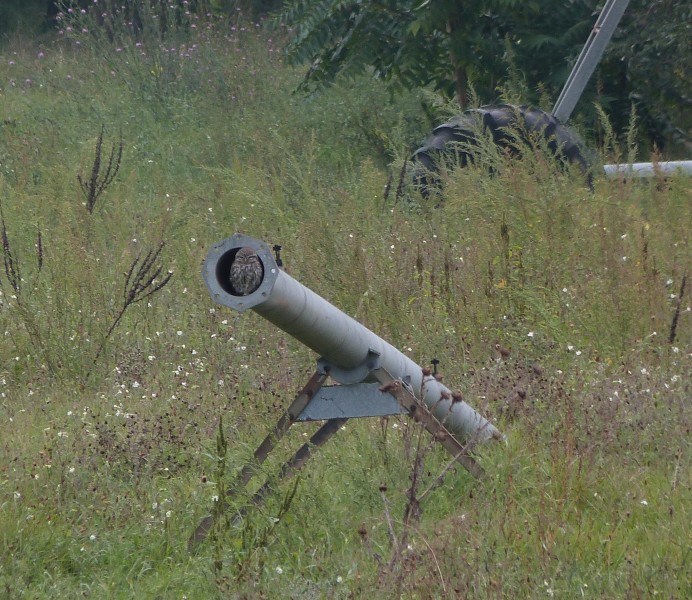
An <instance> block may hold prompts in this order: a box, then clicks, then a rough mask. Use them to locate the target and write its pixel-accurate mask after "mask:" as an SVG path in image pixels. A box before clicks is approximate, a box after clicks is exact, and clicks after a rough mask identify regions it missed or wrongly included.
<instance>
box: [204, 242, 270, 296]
mask: <svg viewBox="0 0 692 600" xmlns="http://www.w3.org/2000/svg"><path fill="white" fill-rule="evenodd" d="M241 250H242V252H241ZM234 263H236V264H235V265H234ZM264 272H265V268H264V262H263V261H262V258H261V257H260V256H259V254H258V253H257V252H256V251H255V250H254V249H253V248H250V247H249V246H243V247H239V248H233V249H231V250H229V251H228V252H224V254H222V255H221V256H220V257H219V259H218V260H217V262H216V272H215V276H216V281H217V283H218V284H219V286H220V287H221V288H222V289H223V290H224V291H225V292H226V293H228V294H231V295H232V296H237V297H242V296H249V295H250V294H252V293H253V292H254V291H255V290H257V288H259V287H260V285H262V281H264Z"/></svg>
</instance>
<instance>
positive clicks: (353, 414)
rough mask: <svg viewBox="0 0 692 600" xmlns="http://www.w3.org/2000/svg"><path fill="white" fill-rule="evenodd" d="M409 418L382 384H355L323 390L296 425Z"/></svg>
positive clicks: (307, 407) (304, 410)
mask: <svg viewBox="0 0 692 600" xmlns="http://www.w3.org/2000/svg"><path fill="white" fill-rule="evenodd" d="M399 414H408V410H407V409H406V408H404V407H402V406H401V404H399V402H397V400H396V398H394V397H393V396H392V395H391V394H388V393H386V392H383V391H381V390H380V384H379V383H353V384H351V385H328V386H324V387H322V388H321V389H320V390H319V391H318V392H317V394H315V396H313V398H312V400H310V403H309V404H308V405H307V406H306V407H305V408H304V409H303V412H302V413H300V415H298V418H297V419H296V421H328V420H329V419H358V418H361V417H386V416H388V415H399Z"/></svg>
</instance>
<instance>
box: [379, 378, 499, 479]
mask: <svg viewBox="0 0 692 600" xmlns="http://www.w3.org/2000/svg"><path fill="white" fill-rule="evenodd" d="M373 374H374V375H375V377H376V378H377V380H378V381H379V382H380V383H382V388H381V389H382V390H383V391H387V392H389V393H390V394H391V395H392V396H394V397H395V398H396V399H397V400H398V401H399V403H400V404H401V406H403V407H404V408H406V409H407V410H408V411H409V412H410V414H411V416H412V417H413V418H414V419H415V420H416V421H418V422H419V423H420V424H421V425H423V427H424V428H425V429H426V430H427V431H428V432H429V433H430V434H432V436H433V437H434V438H435V439H436V440H437V441H438V442H440V444H442V446H443V447H444V448H445V450H447V452H449V453H450V454H451V455H452V456H453V457H454V459H455V460H456V461H457V462H458V463H459V464H461V465H462V466H463V467H464V468H465V469H466V470H467V471H468V472H469V473H471V475H473V476H474V477H477V478H480V477H483V475H485V471H484V470H483V467H481V466H480V465H479V464H478V463H477V462H476V461H475V460H474V459H473V458H472V457H471V456H470V455H469V451H470V450H471V449H472V448H473V447H474V446H475V445H476V443H478V441H480V440H481V436H479V437H478V439H477V440H475V441H474V440H470V441H469V442H467V443H466V444H461V442H459V440H457V439H456V438H455V437H454V436H453V435H452V434H451V433H450V432H449V431H448V430H447V428H446V427H445V426H444V424H443V423H441V422H440V421H438V420H437V418H436V417H435V415H433V413H432V412H431V411H430V409H429V408H428V407H427V405H426V404H425V403H423V402H421V401H420V400H419V399H418V398H416V396H415V395H414V394H413V393H412V392H411V391H410V390H409V389H407V388H406V387H405V386H404V385H403V383H402V382H401V381H400V380H399V379H395V378H394V377H392V375H390V374H389V373H388V372H387V371H386V370H384V369H377V370H375V371H373Z"/></svg>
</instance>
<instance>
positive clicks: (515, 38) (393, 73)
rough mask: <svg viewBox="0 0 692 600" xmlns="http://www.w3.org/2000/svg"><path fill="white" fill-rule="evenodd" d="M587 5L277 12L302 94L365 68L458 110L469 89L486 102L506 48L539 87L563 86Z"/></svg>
mask: <svg viewBox="0 0 692 600" xmlns="http://www.w3.org/2000/svg"><path fill="white" fill-rule="evenodd" d="M593 4H594V2H593V1H590V2H589V1H581V0H559V1H555V0H533V1H531V2H520V1H518V0H468V1H465V2H459V1H458V0H296V1H292V2H288V3H287V4H286V6H285V8H284V10H283V12H282V13H281V15H280V17H279V19H280V21H281V22H282V23H283V24H284V25H286V26H288V27H290V28H292V30H293V34H294V35H293V37H292V39H291V40H290V42H289V44H288V47H287V52H288V56H289V58H290V59H291V60H292V61H294V62H302V61H306V60H308V61H310V62H311V63H312V66H311V67H310V69H309V71H308V73H307V75H306V77H305V81H304V87H307V88H309V87H311V86H319V85H323V84H325V83H329V82H331V81H333V80H334V78H335V77H336V76H337V75H338V74H341V73H345V74H349V73H353V72H359V71H362V70H363V69H365V68H366V67H371V68H372V69H373V72H374V75H375V76H376V77H379V78H382V79H395V80H396V81H398V82H399V83H401V84H403V85H405V86H418V85H428V84H433V85H434V86H435V87H436V88H437V89H440V90H443V91H445V92H447V93H449V94H450V95H451V94H454V95H456V97H457V99H458V101H459V104H460V105H461V107H462V108H463V107H465V106H466V104H467V102H468V98H467V89H468V86H469V82H471V83H472V84H473V86H474V87H475V89H476V90H477V91H478V92H479V93H480V94H481V95H482V96H485V97H488V96H490V97H492V96H494V95H495V87H496V86H497V83H498V81H499V80H500V79H501V77H502V75H503V73H504V72H505V71H506V68H507V62H506V58H507V48H508V47H510V48H515V49H516V50H515V52H514V54H515V55H517V56H518V57H519V58H520V63H521V65H522V68H526V67H527V66H530V67H531V68H533V70H534V71H542V73H543V78H545V77H549V76H550V74H556V73H557V74H559V75H560V76H561V77H562V76H563V73H564V78H563V79H562V81H564V79H565V78H566V76H567V73H568V71H569V68H568V65H567V64H566V61H565V60H564V57H565V56H566V55H568V54H569V52H568V50H570V49H572V46H575V45H577V46H578V47H580V46H581V45H582V44H583V42H584V40H585V39H586V36H587V35H588V31H589V27H590V16H591V13H592V5H593ZM546 32H549V33H546ZM522 44H523V45H522ZM524 49H526V50H525V51H524ZM518 50H521V52H518Z"/></svg>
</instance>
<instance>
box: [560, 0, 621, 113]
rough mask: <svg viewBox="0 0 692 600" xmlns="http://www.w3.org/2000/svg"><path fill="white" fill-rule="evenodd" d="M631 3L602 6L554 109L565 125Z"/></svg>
mask: <svg viewBox="0 0 692 600" xmlns="http://www.w3.org/2000/svg"><path fill="white" fill-rule="evenodd" d="M628 4H629V0H608V1H607V2H606V4H605V6H604V7H603V10H602V11H601V14H600V15H599V16H598V19H597V20H596V24H595V25H594V27H593V29H592V30H591V34H590V35H589V39H588V40H586V44H584V47H583V48H582V51H581V53H580V54H579V57H578V58H577V62H576V63H575V64H574V67H572V72H571V73H570V74H569V77H568V78H567V82H566V83H565V85H564V87H563V88H562V92H561V93H560V96H559V98H558V99H557V102H556V103H555V106H554V107H553V110H552V113H553V116H554V117H555V118H556V119H557V120H558V121H561V122H563V123H564V122H565V121H567V119H569V118H570V115H571V114H572V111H573V110H574V107H575V106H576V105H577V102H578V101H579V98H580V97H581V95H582V93H583V92H584V88H585V87H586V84H587V83H588V82H589V79H591V75H593V72H594V70H595V69H596V65H597V64H598V61H600V60H601V56H603V52H604V50H605V49H606V46H607V45H608V42H610V38H611V37H612V36H613V32H614V31H615V29H616V28H617V26H618V23H619V22H620V19H621V18H622V15H623V13H624V12H625V9H626V8H627V5H628Z"/></svg>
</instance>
